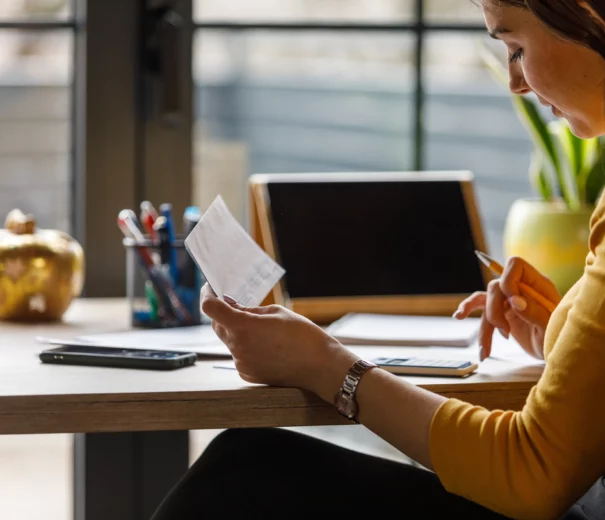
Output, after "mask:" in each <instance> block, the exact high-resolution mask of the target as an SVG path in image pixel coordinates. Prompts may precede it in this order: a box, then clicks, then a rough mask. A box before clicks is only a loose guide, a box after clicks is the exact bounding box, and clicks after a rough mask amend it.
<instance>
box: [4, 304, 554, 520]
mask: <svg viewBox="0 0 605 520" xmlns="http://www.w3.org/2000/svg"><path fill="white" fill-rule="evenodd" d="M0 327H1V330H2V333H3V334H2V343H1V345H0V434H28V433H76V434H79V435H76V444H75V457H76V460H75V473H76V482H75V484H76V520H84V519H86V520H96V519H101V518H104V519H107V518H112V520H121V519H122V518H123V519H124V520H126V519H128V520H138V519H141V520H142V519H147V518H149V515H150V514H151V512H150V511H153V509H154V508H155V506H156V505H157V503H158V501H159V499H160V497H161V496H163V495H164V494H165V492H166V491H167V490H168V489H169V488H170V487H171V486H172V484H173V483H174V481H175V479H176V478H178V476H179V475H180V474H182V473H183V472H184V471H185V469H186V467H187V456H188V454H187V447H186V445H187V430H190V429H205V428H234V427H260V426H266V427H276V426H303V425H306V426H312V425H334V424H346V421H345V420H344V419H343V418H342V417H341V416H340V415H339V414H338V413H337V412H336V411H335V410H334V409H333V407H332V406H331V405H329V404H327V403H324V402H323V401H321V400H320V399H319V398H317V397H316V396H314V395H311V394H309V393H307V392H303V391H301V390H298V389H293V388H272V387H271V388H270V387H265V386H256V385H250V384H247V383H245V382H244V381H242V380H241V379H240V378H239V376H238V375H237V373H236V372H235V371H230V370H218V369H215V368H213V365H214V364H215V362H213V361H210V360H208V361H198V363H197V365H196V366H193V367H190V368H186V369H182V370H177V371H174V372H166V373H164V372H153V371H144V370H126V369H110V368H93V367H78V366H57V365H44V364H42V363H40V361H39V360H38V357H37V354H38V352H39V351H40V350H41V349H42V345H40V344H39V343H37V342H36V341H35V337H36V336H38V335H44V336H53V337H74V336H77V335H83V334H91V333H95V332H105V331H110V330H119V329H126V328H127V327H128V312H127V306H126V302H125V301H124V300H112V299H107V300H80V301H78V302H75V303H74V305H72V307H71V308H70V310H69V312H68V313H67V315H66V317H65V320H64V322H63V323H60V324H48V325H15V324H4V323H3V324H1V325H0ZM541 372H542V367H539V366H522V365H518V364H514V363H507V362H504V361H492V360H488V361H487V362H485V363H484V364H483V365H482V367H481V373H479V374H475V375H473V376H472V377H469V378H468V379H463V380H451V379H445V378H418V377H414V378H412V377H410V378H408V379H409V381H412V382H414V383H416V384H418V385H420V386H422V387H424V388H427V389H430V390H432V391H435V392H437V393H440V394H442V395H444V396H447V397H457V398H460V399H464V400H466V401H469V402H471V403H475V404H479V405H483V406H486V407H488V408H505V409H520V408H521V406H522V405H523V403H524V402H525V399H526V397H527V394H528V393H529V390H530V389H531V387H532V386H533V385H534V384H535V383H536V381H537V380H538V378H539V376H540V374H541ZM101 432H112V433H111V434H101ZM117 432H129V433H123V434H121V433H117ZM132 432H154V433H149V434H136V433H132ZM161 432H164V433H161ZM154 469H155V470H156V471H155V472H154V471H153V470H154ZM156 477H157V478H156ZM139 479H143V481H144V482H146V483H147V484H144V485H143V484H141V483H140V482H138V480H139ZM142 485H143V487H144V488H145V489H143V490H141V486H142ZM121 496H123V498H122V499H120V497H121ZM149 497H151V498H150V499H149ZM120 500H122V502H121V501H120ZM142 504H143V505H142ZM113 506H115V508H114V509H111V507H113ZM124 508H126V509H127V510H128V511H126V512H124V511H123V510H124ZM128 508H130V509H128Z"/></svg>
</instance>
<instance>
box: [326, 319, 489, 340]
mask: <svg viewBox="0 0 605 520" xmlns="http://www.w3.org/2000/svg"><path fill="white" fill-rule="evenodd" d="M479 323H480V319H479V318H467V319H466V320H464V321H457V320H454V319H453V318H448V317H441V316H400V315H388V314H363V313H350V314H347V315H346V316H343V317H342V318H341V319H339V320H337V321H335V322H334V323H333V324H332V325H330V326H329V327H328V328H327V329H326V331H327V332H328V333H329V334H331V335H332V336H334V337H335V338H336V339H338V340H339V341H340V342H342V343H344V344H345V345H377V346H380V345H384V346H408V345H412V346H443V347H446V346H447V347H468V346H470V345H472V344H473V342H474V341H475V339H476V338H477V334H478V332H479Z"/></svg>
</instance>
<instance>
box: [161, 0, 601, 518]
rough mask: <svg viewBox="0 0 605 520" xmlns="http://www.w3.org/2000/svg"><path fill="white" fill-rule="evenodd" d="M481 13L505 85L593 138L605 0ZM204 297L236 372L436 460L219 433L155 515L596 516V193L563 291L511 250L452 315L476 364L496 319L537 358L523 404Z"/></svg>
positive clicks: (492, 7)
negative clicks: (414, 379)
mask: <svg viewBox="0 0 605 520" xmlns="http://www.w3.org/2000/svg"><path fill="white" fill-rule="evenodd" d="M483 9H484V12H485V20H486V25H487V28H488V31H489V33H490V35H491V36H492V37H494V38H498V39H500V40H502V41H503V42H504V44H505V45H506V47H507V49H508V53H509V62H510V65H509V70H510V88H511V90H512V91H513V92H514V93H515V94H520V95H522V94H526V93H529V92H532V91H533V92H535V93H536V94H537V96H538V98H539V99H540V101H541V102H542V103H543V104H544V105H549V106H551V107H552V110H553V112H554V113H555V114H556V115H557V116H561V117H565V118H566V119H567V120H568V121H569V123H570V125H571V128H572V129H573V131H574V133H575V134H576V135H578V136H581V137H592V136H596V135H602V134H605V24H604V20H605V0H525V1H524V0H485V1H484V3H483ZM521 282H524V283H526V284H528V285H531V286H532V287H533V288H534V289H536V290H537V291H538V292H540V293H541V294H542V295H544V296H545V297H546V298H548V299H549V300H550V301H552V302H553V303H555V304H558V305H557V308H556V310H555V312H554V313H553V314H552V316H551V315H550V314H549V312H548V311H547V310H546V309H545V308H544V307H542V306H541V305H540V304H539V303H538V302H536V301H534V300H532V299H531V298H528V297H527V295H525V294H523V293H522V292H521V291H520V290H519V284H520V283H521ZM203 298H204V300H203V309H204V311H205V312H206V313H207V314H208V315H209V316H210V317H211V318H212V319H213V322H214V329H215V331H216V332H217V334H218V335H219V337H220V338H221V339H222V340H223V341H224V342H225V343H226V344H227V346H228V347H229V348H230V349H231V352H232V354H233V357H234V360H235V364H236V367H237V369H238V370H239V372H240V375H241V376H242V378H243V379H245V380H246V381H249V382H253V383H265V384H270V385H282V386H295V387H300V388H303V389H306V390H309V391H312V392H315V393H316V394H317V395H319V396H320V397H321V398H323V399H324V400H326V401H328V402H330V403H335V402H336V404H337V405H338V407H339V409H340V411H341V412H345V413H347V411H346V410H345V408H346V406H344V405H346V404H349V405H350V404H351V402H354V403H356V406H357V414H356V415H355V416H353V415H351V417H353V418H357V419H358V420H359V421H360V422H361V423H363V424H365V425H366V426H367V427H368V428H370V429H371V430H373V431H374V432H375V433H377V434H378V435H379V436H381V437H382V438H383V439H385V440H386V441H388V442H389V443H391V444H392V445H394V446H395V447H397V448H398V449H400V450H401V451H402V452H403V453H405V454H407V455H409V456H410V457H411V458H413V459H414V460H416V461H418V462H420V463H421V464H422V465H423V466H425V467H426V468H429V469H432V470H433V471H428V470H425V469H420V468H416V467H412V466H408V465H404V464H399V463H396V462H392V461H386V460H382V459H379V458H374V457H370V456H367V455H362V454H358V453H353V452H351V451H348V450H346V449H343V448H339V447H336V446H332V445H330V444H327V443H324V442H322V441H318V440H314V439H311V438H308V437H306V436H303V435H300V434H296V433H292V432H289V431H284V430H262V429H261V430H240V431H228V432H225V433H223V434H222V435H220V436H219V437H217V439H216V440H215V441H213V443H212V444H211V445H210V446H209V448H208V449H207V450H206V452H205V453H204V454H203V455H202V456H201V458H200V459H199V460H198V462H197V463H196V464H195V465H194V466H193V467H192V468H191V470H190V471H189V473H188V474H187V475H186V476H185V477H184V478H183V480H182V481H181V482H180V483H179V484H178V485H177V486H176V488H175V489H174V490H173V491H172V493H171V494H170V495H169V496H168V497H167V499H166V500H165V501H164V503H163V504H162V506H161V507H160V509H159V510H158V512H157V513H156V516H155V517H154V520H176V519H179V520H187V519H194V518H195V519H199V518H236V517H239V518H242V517H244V516H252V517H261V516H262V517H264V518H296V517H301V518H307V517H309V516H311V515H313V514H317V513H320V514H321V515H322V516H327V515H328V514H333V515H334V518H337V515H348V514H354V515H360V514H369V515H372V516H377V517H379V516H382V517H386V514H387V513H389V512H392V513H396V514H397V516H399V517H405V518H445V517H448V518H449V517H462V518H477V519H495V518H504V517H512V518H553V519H554V518H560V517H562V518H565V519H571V518H584V519H586V518H595V519H596V518H600V519H603V518H605V487H604V485H603V483H602V480H601V475H605V413H603V405H602V403H603V401H604V400H605V199H602V200H601V202H600V204H599V206H598V208H597V210H596V211H595V214H594V216H593V219H592V222H591V234H590V253H589V255H588V257H587V262H586V269H585V272H584V275H583V277H582V279H581V280H580V281H579V282H578V283H577V284H576V286H575V287H574V288H573V289H572V290H571V291H570V292H569V293H568V294H567V295H566V296H565V298H563V300H562V301H560V298H559V295H558V294H557V291H556V289H555V288H554V286H553V284H552V283H551V282H550V281H549V280H548V279H547V278H545V277H544V276H542V275H541V274H540V273H538V272H537V271H536V270H535V269H533V268H532V267H531V266H530V265H528V264H527V263H525V262H524V261H523V260H520V259H512V260H510V261H509V262H508V264H507V266H506V269H505V272H504V274H503V276H502V277H501V278H500V279H499V280H498V281H493V282H491V283H490V284H489V288H488V291H487V292H486V293H477V294H474V295H472V296H470V297H469V298H468V299H466V300H465V301H463V302H462V304H461V305H460V308H459V309H458V311H457V312H456V313H455V317H456V318H457V319H464V318H465V317H467V316H468V315H469V314H470V313H471V312H473V311H475V310H477V309H483V310H484V312H483V318H482V322H481V329H480V338H479V340H480V345H481V347H482V351H481V352H482V353H481V356H482V359H483V358H485V357H486V356H489V354H490V350H491V342H492V335H493V333H494V331H495V329H498V330H499V331H500V333H501V334H503V335H504V336H506V337H508V336H509V334H510V335H511V336H513V337H514V338H515V340H516V341H517V342H518V343H519V344H520V345H521V347H522V348H523V349H524V350H526V351H527V352H528V353H529V354H531V355H533V356H535V357H537V358H541V359H542V358H544V359H546V362H547V363H546V369H545V371H544V374H543V376H542V378H541V379H540V381H539V382H538V384H537V385H536V386H535V388H533V390H532V391H531V393H530V395H529V397H528V399H527V402H526V405H525V407H524V408H523V410H522V411H521V412H512V411H509V412H503V411H493V412H490V411H488V410H485V409H483V408H480V407H474V406H471V405H469V404H467V403H463V402H461V401H457V400H452V399H450V400H447V399H445V398H443V397H441V396H439V395H436V394H433V393H431V392H428V391H425V390H421V389H419V388H417V387H415V386H414V385H411V384H408V383H406V382H405V381H402V380H401V379H398V378H397V377H395V376H393V375H391V374H389V373H387V372H385V371H382V370H378V369H375V368H371V367H368V366H367V365H366V364H364V363H358V358H357V357H356V356H355V355H353V354H352V353H351V352H350V351H348V350H347V349H345V348H344V347H343V346H342V345H341V344H340V343H338V342H337V341H336V340H335V339H333V338H332V337H330V336H329V335H327V334H326V333H324V332H323V331H322V329H320V328H319V327H317V326H315V325H314V324H312V323H311V322H309V321H308V320H306V319H304V318H302V317H300V316H298V315H296V314H294V313H292V312H289V311H287V310H285V309H283V308H281V307H276V306H270V307H265V308H243V307H241V306H239V305H238V304H237V303H236V302H234V301H233V300H232V299H230V298H225V300H226V301H222V300H219V299H217V298H216V297H215V296H214V295H213V294H212V292H211V291H210V290H209V289H208V288H207V287H206V288H205V289H204V291H203ZM353 367H354V368H355V369H358V370H354V371H353V372H351V369H352V368H353ZM347 374H349V376H350V377H351V378H353V379H354V380H355V381H357V382H358V386H357V389H356V392H355V394H354V401H352V400H351V399H350V394H346V395H344V394H342V392H341V391H340V389H341V386H342V385H343V380H344V378H345V375H347ZM335 396H336V398H335ZM347 399H348V400H347ZM349 411H350V410H349ZM595 481H596V484H595ZM561 515H563V516H561Z"/></svg>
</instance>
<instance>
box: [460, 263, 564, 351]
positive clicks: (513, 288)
mask: <svg viewBox="0 0 605 520" xmlns="http://www.w3.org/2000/svg"><path fill="white" fill-rule="evenodd" d="M520 283H524V284H526V285H529V286H530V287H532V288H533V289H535V290H536V291H537V292H538V293H540V294H541V295H543V296H544V297H545V298H546V299H547V300H549V301H551V302H553V303H554V304H555V305H557V304H558V303H559V302H560V301H561V296H560V295H559V292H558V291H557V289H556V287H555V285H554V284H553V283H552V282H551V281H550V280H549V279H548V278H547V277H545V276H544V275H542V274H541V273H540V272H538V271H537V270H536V269H535V268H534V267H532V266H531V265H530V264H528V263H527V262H526V261H525V260H523V259H521V258H517V257H512V258H510V259H509V260H508V262H507V263H506V267H505V268H504V272H503V273H502V276H501V277H500V278H499V279H497V280H492V281H491V282H490V283H489V284H488V288H487V292H483V291H481V292H476V293H474V294H472V295H471V296H469V297H468V298H467V299H466V300H464V301H463V302H462V303H461V304H460V306H459V307H458V310H457V311H456V312H455V313H454V318H456V319H459V320H462V319H464V318H466V317H468V316H469V315H470V314H471V313H472V312H474V311H476V310H479V309H483V311H484V312H483V315H482V317H481V326H480V328H479V345H480V346H481V353H480V356H481V360H482V361H483V359H485V358H486V357H488V356H489V355H490V353H491V350H492V337H493V334H494V330H495V329H498V330H499V331H500V334H502V335H503V336H504V337H505V338H508V337H509V335H512V336H513V338H515V340H516V341H517V342H518V343H519V345H521V347H522V348H523V350H525V351H526V352H527V353H528V354H530V355H531V356H533V357H535V358H538V359H544V332H545V330H546V326H547V325H548V321H549V319H550V314H551V313H550V312H549V311H548V310H547V309H545V308H544V307H543V306H542V305H541V304H540V303H538V302H537V301H536V300H534V299H532V298H531V297H528V296H527V295H526V294H524V293H523V290H522V289H520V287H519V284H520Z"/></svg>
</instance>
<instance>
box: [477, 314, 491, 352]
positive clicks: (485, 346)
mask: <svg viewBox="0 0 605 520" xmlns="http://www.w3.org/2000/svg"><path fill="white" fill-rule="evenodd" d="M494 328H495V327H494V326H493V325H492V324H491V323H490V322H489V320H488V319H487V316H486V315H485V314H483V316H481V324H480V325H479V338H478V340H479V346H480V347H481V348H480V350H479V359H480V360H481V361H483V360H484V359H485V358H487V357H489V355H490V354H491V352H492V338H493V336H494Z"/></svg>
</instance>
